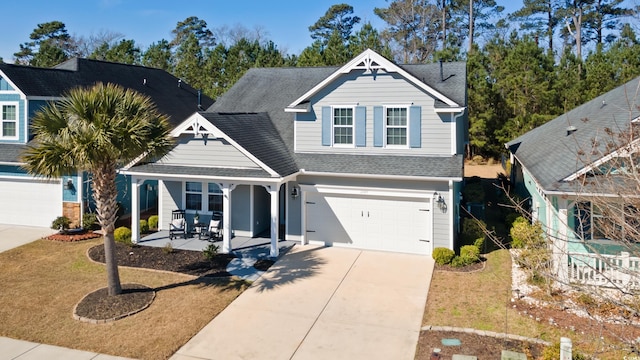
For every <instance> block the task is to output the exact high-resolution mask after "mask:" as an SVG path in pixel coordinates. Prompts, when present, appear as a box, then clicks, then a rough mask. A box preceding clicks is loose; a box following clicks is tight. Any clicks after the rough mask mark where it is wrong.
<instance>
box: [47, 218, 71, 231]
mask: <svg viewBox="0 0 640 360" xmlns="http://www.w3.org/2000/svg"><path fill="white" fill-rule="evenodd" d="M69 225H71V220H69V218H68V217H66V216H58V217H57V218H56V219H55V220H53V222H52V223H51V228H52V229H54V230H60V232H62V233H64V232H65V231H66V230H67V229H69Z"/></svg>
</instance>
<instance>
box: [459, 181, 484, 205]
mask: <svg viewBox="0 0 640 360" xmlns="http://www.w3.org/2000/svg"><path fill="white" fill-rule="evenodd" d="M462 197H463V199H464V200H465V201H467V202H471V203H483V202H484V197H485V192H484V188H483V187H482V183H481V182H474V183H467V184H465V186H464V189H463V190H462Z"/></svg>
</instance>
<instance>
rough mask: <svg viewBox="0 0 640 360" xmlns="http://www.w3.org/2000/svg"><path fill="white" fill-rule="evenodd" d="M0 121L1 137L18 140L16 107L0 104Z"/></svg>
mask: <svg viewBox="0 0 640 360" xmlns="http://www.w3.org/2000/svg"><path fill="white" fill-rule="evenodd" d="M0 107H1V108H2V109H1V112H0V117H1V119H0V120H1V121H2V129H0V130H1V131H2V134H1V135H2V137H3V138H14V139H17V138H18V106H17V105H15V104H0Z"/></svg>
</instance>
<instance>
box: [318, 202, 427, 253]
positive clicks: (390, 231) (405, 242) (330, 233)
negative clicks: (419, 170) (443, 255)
mask: <svg viewBox="0 0 640 360" xmlns="http://www.w3.org/2000/svg"><path fill="white" fill-rule="evenodd" d="M305 206H306V232H307V239H308V240H309V241H312V242H323V243H325V244H327V245H335V246H346V247H354V248H360V249H371V250H384V251H394V252H404V253H413V254H424V255H430V254H431V250H432V234H433V230H432V222H433V221H432V214H431V212H432V209H431V203H430V201H429V200H428V199H417V198H399V197H380V196H355V195H341V194H323V193H318V192H309V193H307V196H306V205H305Z"/></svg>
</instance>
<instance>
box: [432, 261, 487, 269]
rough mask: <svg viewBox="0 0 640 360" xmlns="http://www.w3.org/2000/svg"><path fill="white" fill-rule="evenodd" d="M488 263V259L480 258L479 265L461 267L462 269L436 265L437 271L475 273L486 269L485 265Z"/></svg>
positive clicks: (447, 265)
mask: <svg viewBox="0 0 640 360" xmlns="http://www.w3.org/2000/svg"><path fill="white" fill-rule="evenodd" d="M486 261H487V259H486V258H484V257H480V262H477V263H475V264H471V265H467V266H461V267H455V266H451V265H449V264H446V265H438V264H436V266H435V270H441V271H452V272H475V271H480V270H482V269H484V264H485V262H486Z"/></svg>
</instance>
